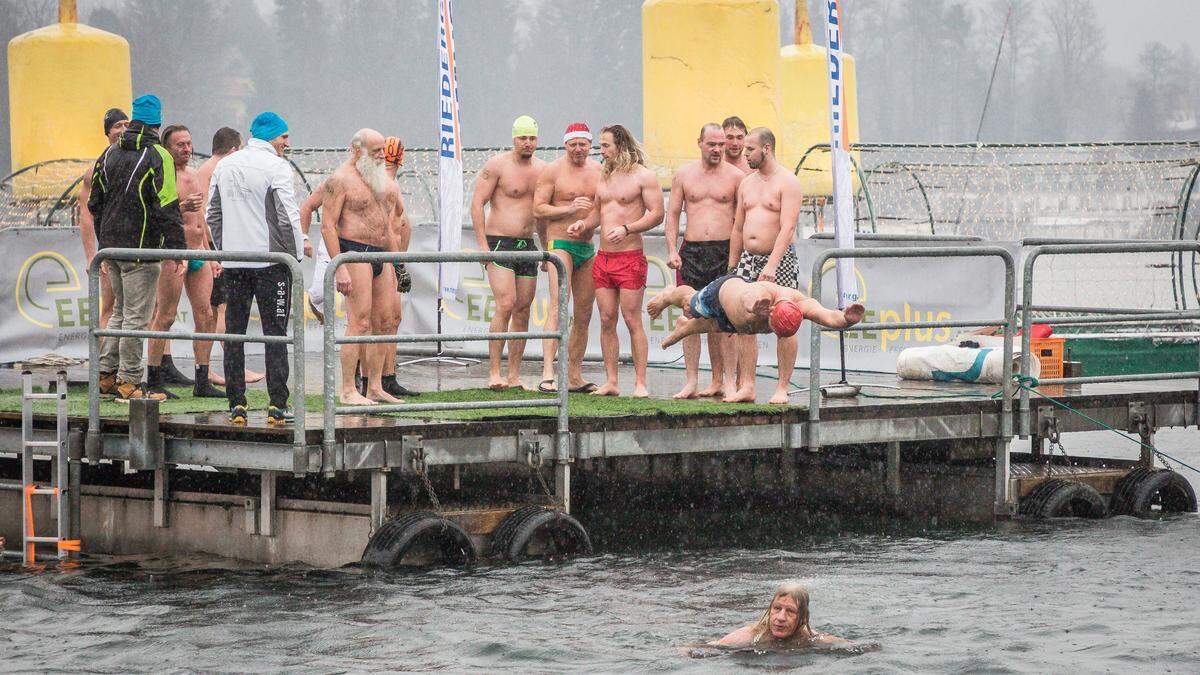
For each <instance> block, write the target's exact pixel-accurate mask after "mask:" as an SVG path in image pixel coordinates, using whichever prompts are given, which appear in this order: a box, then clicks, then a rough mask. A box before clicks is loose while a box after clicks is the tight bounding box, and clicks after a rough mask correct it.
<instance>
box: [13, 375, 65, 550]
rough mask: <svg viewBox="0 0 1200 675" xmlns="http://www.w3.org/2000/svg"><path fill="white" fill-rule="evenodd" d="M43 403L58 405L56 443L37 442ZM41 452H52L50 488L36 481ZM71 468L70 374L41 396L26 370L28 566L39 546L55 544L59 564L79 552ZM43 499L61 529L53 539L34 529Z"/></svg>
mask: <svg viewBox="0 0 1200 675" xmlns="http://www.w3.org/2000/svg"><path fill="white" fill-rule="evenodd" d="M41 400H46V401H49V400H53V401H55V403H56V406H55V421H56V425H55V436H54V440H52V441H38V440H34V433H33V404H34V401H41ZM39 450H43V451H52V454H51V474H52V477H51V484H50V485H49V486H40V485H38V484H37V483H35V482H34V480H33V457H34V454H35V453H37V452H38V451H39ZM69 466H70V461H69V458H68V456H67V373H66V371H64V370H60V371H58V374H57V375H56V377H55V384H54V391H53V392H50V393H45V394H39V393H34V391H33V373H31V372H30V371H28V370H26V371H24V372H22V373H21V538H22V546H21V553H22V559H23V560H24V562H25V564H26V565H33V564H35V563H36V562H37V546H38V544H54V545H55V547H56V549H57V551H58V558H59V560H63V559H66V558H67V557H68V556H70V554H71V553H73V552H74V553H78V552H79V540H78V539H68V538H67V533H68V532H69V531H70V512H69V510H68V507H67V497H68V494H67V493H68V491H69V489H70V480H69V473H68V472H69V470H70V469H69ZM42 495H44V496H48V497H50V499H51V501H52V503H53V508H54V514H55V516H56V518H55V520H56V521H57V522H56V527H57V529H56V532H55V534H54V536H52V537H51V536H38V534H37V531H36V530H35V528H34V523H33V498H34V497H36V496H42Z"/></svg>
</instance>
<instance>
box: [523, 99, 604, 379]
mask: <svg viewBox="0 0 1200 675" xmlns="http://www.w3.org/2000/svg"><path fill="white" fill-rule="evenodd" d="M563 147H564V148H565V149H566V153H565V154H564V155H563V156H562V157H559V158H558V159H556V160H554V161H553V162H551V163H549V164H547V165H546V168H544V169H542V174H541V176H539V177H538V182H537V189H536V191H535V192H534V195H533V214H534V215H535V216H537V217H538V218H540V219H542V223H543V227H544V228H545V235H544V236H543V239H544V240H545V241H547V242H548V245H547V248H548V249H549V250H551V251H553V252H554V254H555V255H557V256H558V257H559V258H560V259H561V260H562V261H563V264H564V265H566V268H567V282H568V283H570V284H571V294H572V295H574V296H575V304H574V310H575V311H574V313H573V314H572V317H571V337H570V339H569V340H568V342H567V386H568V387H569V388H570V390H571V391H574V392H583V393H591V392H593V391H595V390H596V385H595V383H593V382H585V381H584V379H583V354H584V352H585V351H586V350H587V342H588V326H589V325H590V324H591V322H592V305H593V303H594V302H595V299H596V286H595V284H594V283H593V282H592V262H593V258H594V257H595V255H596V249H595V247H594V246H593V245H592V235H593V234H594V233H595V232H596V228H597V227H599V226H600V210H599V209H597V208H596V188H597V186H599V184H600V163H599V162H597V161H596V160H594V159H591V158H590V157H588V155H589V154H590V153H591V151H592V132H591V130H590V129H588V126H587V125H586V124H584V123H583V122H575V123H574V124H571V125H570V126H568V127H567V131H566V133H565V134H563ZM549 272H550V307H549V309H548V311H547V316H546V330H548V331H553V330H558V283H559V279H558V275H557V273H556V268H554V267H550V268H549ZM556 343H557V340H546V341H545V342H543V343H542V351H543V355H544V356H543V360H542V384H541V385H539V386H538V389H539V390H541V391H545V392H551V391H555V387H554V354H555V350H556V348H557V344H556ZM547 381H549V384H547Z"/></svg>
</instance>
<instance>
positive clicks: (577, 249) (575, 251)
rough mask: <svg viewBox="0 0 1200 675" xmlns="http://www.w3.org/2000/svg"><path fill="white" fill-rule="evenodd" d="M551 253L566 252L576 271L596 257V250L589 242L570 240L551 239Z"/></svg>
mask: <svg viewBox="0 0 1200 675" xmlns="http://www.w3.org/2000/svg"><path fill="white" fill-rule="evenodd" d="M549 249H550V250H551V251H566V252H567V253H570V254H571V262H572V263H573V264H574V265H575V267H576V269H578V268H579V267H582V266H583V265H586V264H587V261H589V260H591V259H592V257H593V256H595V255H596V248H595V247H594V246H592V243H591V242H589V241H574V240H571V239H551V240H550V246H549Z"/></svg>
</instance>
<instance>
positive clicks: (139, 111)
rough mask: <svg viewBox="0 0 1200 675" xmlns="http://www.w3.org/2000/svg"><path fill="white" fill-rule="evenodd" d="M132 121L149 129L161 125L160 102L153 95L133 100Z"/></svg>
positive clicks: (144, 95)
mask: <svg viewBox="0 0 1200 675" xmlns="http://www.w3.org/2000/svg"><path fill="white" fill-rule="evenodd" d="M133 121H134V122H141V123H142V124H145V125H146V126H151V127H156V126H158V125H160V124H162V101H160V100H158V97H157V96H155V95H154V94H142V95H141V96H139V97H137V98H136V99H134V100H133Z"/></svg>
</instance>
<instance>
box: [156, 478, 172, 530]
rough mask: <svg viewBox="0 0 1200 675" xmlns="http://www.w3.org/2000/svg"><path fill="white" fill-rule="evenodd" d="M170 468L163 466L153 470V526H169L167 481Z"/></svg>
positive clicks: (169, 496)
mask: <svg viewBox="0 0 1200 675" xmlns="http://www.w3.org/2000/svg"><path fill="white" fill-rule="evenodd" d="M169 472H170V469H168V468H166V467H163V468H161V469H155V470H154V526H155V527H169V526H170V518H171V513H170V505H169V504H170V500H171V489H170V485H169V481H170V478H171V474H170V473H169Z"/></svg>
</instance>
